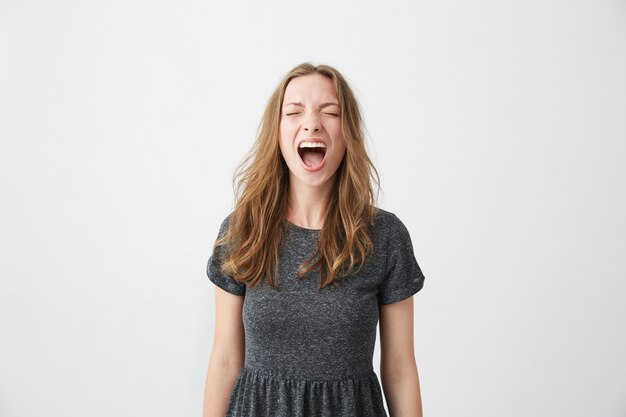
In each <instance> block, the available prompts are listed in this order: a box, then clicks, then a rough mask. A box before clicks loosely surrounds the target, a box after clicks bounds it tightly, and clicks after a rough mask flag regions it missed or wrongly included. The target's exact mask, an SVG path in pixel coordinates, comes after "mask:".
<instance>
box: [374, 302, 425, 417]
mask: <svg viewBox="0 0 626 417" xmlns="http://www.w3.org/2000/svg"><path fill="white" fill-rule="evenodd" d="M380 340H381V348H380V351H381V360H380V373H381V382H382V386H383V391H384V393H385V399H386V402H387V408H389V415H390V417H422V416H423V414H422V397H421V393H420V384H419V376H418V372H417V365H416V364H415V353H414V350H413V349H414V348H413V297H412V296H411V297H408V298H407V299H405V300H402V301H399V302H396V303H393V304H386V305H381V306H380Z"/></svg>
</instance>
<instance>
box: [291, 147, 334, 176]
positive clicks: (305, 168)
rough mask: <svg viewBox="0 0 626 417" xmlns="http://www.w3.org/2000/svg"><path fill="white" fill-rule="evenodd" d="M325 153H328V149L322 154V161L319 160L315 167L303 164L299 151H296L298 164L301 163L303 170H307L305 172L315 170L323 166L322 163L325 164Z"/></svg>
mask: <svg viewBox="0 0 626 417" xmlns="http://www.w3.org/2000/svg"><path fill="white" fill-rule="evenodd" d="M296 152H297V151H296ZM326 155H328V151H327V152H326V153H325V154H324V158H323V159H322V162H320V164H319V165H317V166H316V167H310V166H307V164H305V163H304V161H303V160H302V158H301V157H300V154H299V153H298V159H299V160H300V164H301V165H302V168H303V169H304V170H305V171H307V172H317V171H319V170H320V169H322V168H324V165H326Z"/></svg>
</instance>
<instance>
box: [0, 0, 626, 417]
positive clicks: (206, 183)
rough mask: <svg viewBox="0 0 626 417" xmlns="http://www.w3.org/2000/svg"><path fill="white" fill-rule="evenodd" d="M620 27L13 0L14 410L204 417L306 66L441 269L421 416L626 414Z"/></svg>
mask: <svg viewBox="0 0 626 417" xmlns="http://www.w3.org/2000/svg"><path fill="white" fill-rule="evenodd" d="M625 19H626V5H625V3H624V2H622V1H528V2H493V1H474V2H466V1H460V0H456V1H431V2H416V1H402V2H400V1H389V2H382V1H377V2H374V1H343V2H335V1H319V2H287V1H269V2H252V1H250V2H247V3H242V2H230V3H229V2H210V1H209V2H207V1H184V0H183V1H177V2H174V1H169V2H166V1H143V2H140V1H99V2H96V1H69V0H60V1H56V2H45V1H0V140H1V149H0V187H1V193H0V207H1V216H0V228H1V232H0V250H1V255H0V274H1V278H0V332H1V333H0V335H1V338H0V415H2V416H3V417H4V416H7V417H25V416H40V415H47V416H48V415H49V416H59V417H61V416H63V417H79V416H85V415H89V416H94V417H96V416H152V417H158V416H200V415H201V412H202V396H203V389H204V377H205V372H206V366H207V363H208V357H209V353H210V349H211V344H212V337H213V330H214V325H213V317H214V298H213V297H214V286H213V284H212V283H211V282H210V281H209V280H208V278H207V277H206V273H205V267H206V262H207V259H208V257H209V255H210V251H211V248H212V245H213V242H214V240H215V238H216V236H217V231H218V227H219V224H220V222H221V221H222V219H223V218H224V217H225V216H226V214H228V212H229V211H230V210H231V209H232V204H233V190H232V183H231V180H232V174H233V172H234V169H235V166H236V164H237V163H238V162H239V161H240V160H241V158H242V157H243V156H244V154H245V152H246V151H247V150H248V149H249V148H250V147H251V146H252V143H253V140H254V136H255V133H256V129H257V127H258V123H259V121H260V118H261V115H262V111H263V108H264V105H265V103H266V101H267V99H268V98H269V96H270V94H271V92H272V90H273V89H274V88H275V87H276V84H277V83H278V81H279V80H280V78H281V77H282V76H283V75H284V74H285V73H286V72H287V71H288V70H289V69H290V68H292V67H293V66H295V65H297V64H299V63H300V62H303V61H307V60H310V61H312V62H313V63H328V64H330V65H333V66H335V67H337V68H338V69H339V70H340V71H342V72H343V73H344V74H345V75H346V77H347V78H348V81H349V82H350V83H351V85H352V86H353V88H354V90H355V91H356V93H357V96H358V99H359V101H360V103H361V105H362V107H363V112H364V117H365V121H366V126H367V129H368V147H369V149H370V151H371V155H372V158H373V160H374V162H375V164H376V167H377V168H378V171H379V173H380V176H381V181H382V187H383V192H384V194H382V195H381V200H380V206H381V207H382V208H385V209H386V210H389V211H392V212H394V213H396V214H397V215H398V217H400V219H402V220H403V221H404V223H405V224H406V225H407V227H408V229H409V231H410V233H411V237H412V241H413V245H414V249H415V255H416V259H417V260H418V262H419V264H420V266H421V267H422V270H423V272H424V274H425V276H426V281H425V286H424V288H423V290H422V291H421V292H419V293H418V294H417V295H416V296H415V299H414V303H415V349H416V359H417V364H418V369H419V372H420V381H421V386H422V397H423V402H424V411H425V416H429V417H444V416H450V417H458V416H475V417H501V416H508V417H522V416H524V417H525V416H546V417H547V416H550V417H553V416H567V417H587V416H591V415H593V416H607V417H609V416H610V417H619V416H624V415H626V397H625V396H624V392H626V357H625V355H624V352H626V332H625V331H624V328H625V327H626V325H625V317H626V306H625V303H624V291H626V284H625V278H626V261H625V259H624V254H625V253H626V240H625V237H624V236H625V235H626V220H625V216H624V213H626V192H625V190H626V181H625V179H626V178H625V177H626V168H625V163H626V121H625V116H626V76H625V74H626V24H625ZM378 361H379V349H378V345H377V348H376V356H375V358H374V366H375V370H376V371H377V373H378V370H379V363H378Z"/></svg>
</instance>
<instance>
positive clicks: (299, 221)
mask: <svg viewBox="0 0 626 417" xmlns="http://www.w3.org/2000/svg"><path fill="white" fill-rule="evenodd" d="M332 188H333V181H326V182H325V183H324V184H322V185H318V186H312V185H309V184H304V183H302V182H299V181H298V180H297V179H296V178H293V177H292V178H291V181H290V186H289V200H288V202H289V203H288V207H287V220H289V221H290V222H291V223H293V224H296V225H298V226H300V227H304V228H307V229H322V227H323V226H324V220H325V217H324V216H325V212H326V206H327V204H328V201H329V199H330V194H331V192H332Z"/></svg>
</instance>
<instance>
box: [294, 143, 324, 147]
mask: <svg viewBox="0 0 626 417" xmlns="http://www.w3.org/2000/svg"><path fill="white" fill-rule="evenodd" d="M299 147H300V148H325V147H326V145H324V144H323V143H322V142H302V143H301V144H300V146H299Z"/></svg>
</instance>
